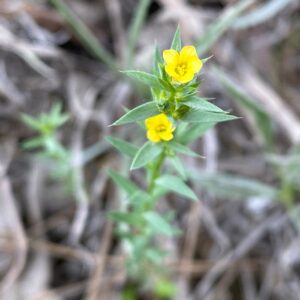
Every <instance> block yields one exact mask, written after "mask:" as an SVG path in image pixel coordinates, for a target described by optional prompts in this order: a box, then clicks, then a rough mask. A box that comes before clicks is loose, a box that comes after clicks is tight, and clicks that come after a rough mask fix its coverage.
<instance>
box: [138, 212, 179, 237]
mask: <svg viewBox="0 0 300 300" xmlns="http://www.w3.org/2000/svg"><path fill="white" fill-rule="evenodd" d="M143 217H144V219H145V220H146V221H147V223H148V224H149V226H150V227H151V229H152V230H153V231H155V232H157V233H161V234H165V235H167V236H173V235H174V230H173V227H172V226H171V225H170V224H169V223H168V222H167V221H166V220H165V219H164V218H163V217H162V216H160V215H159V214H158V213H156V212H155V211H149V212H146V213H144V214H143Z"/></svg>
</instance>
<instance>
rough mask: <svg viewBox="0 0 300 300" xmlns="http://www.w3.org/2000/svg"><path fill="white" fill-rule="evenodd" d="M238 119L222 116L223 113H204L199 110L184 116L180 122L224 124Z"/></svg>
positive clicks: (226, 115)
mask: <svg viewBox="0 0 300 300" xmlns="http://www.w3.org/2000/svg"><path fill="white" fill-rule="evenodd" d="M235 119H238V117H235V116H232V115H228V114H223V113H214V112H206V111H200V110H192V111H190V112H188V113H186V114H185V115H184V117H183V118H182V121H184V122H191V123H192V122H197V123H218V122H225V121H230V120H235Z"/></svg>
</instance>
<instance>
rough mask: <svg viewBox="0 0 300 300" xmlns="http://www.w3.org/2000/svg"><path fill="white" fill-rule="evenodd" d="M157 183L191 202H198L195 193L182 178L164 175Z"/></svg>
mask: <svg viewBox="0 0 300 300" xmlns="http://www.w3.org/2000/svg"><path fill="white" fill-rule="evenodd" d="M156 183H157V184H158V185H160V186H163V187H165V188H167V189H169V190H171V191H173V192H175V193H177V194H179V195H182V196H185V197H187V198H189V199H191V200H195V201H196V200H198V198H197V196H196V195H195V193H194V192H193V191H192V190H191V189H190V188H189V187H188V186H187V185H186V184H185V183H184V182H183V181H182V180H181V179H180V178H178V177H176V176H173V175H163V176H161V177H160V178H158V179H157V180H156Z"/></svg>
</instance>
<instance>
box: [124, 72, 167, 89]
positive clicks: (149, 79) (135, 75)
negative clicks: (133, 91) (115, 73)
mask: <svg viewBox="0 0 300 300" xmlns="http://www.w3.org/2000/svg"><path fill="white" fill-rule="evenodd" d="M122 73H124V74H126V75H127V76H128V77H130V78H131V79H133V80H136V81H139V82H141V83H144V84H146V85H149V86H150V87H153V88H162V87H163V86H162V85H161V83H160V81H159V78H158V77H156V76H155V75H152V74H150V73H147V72H143V71H135V70H128V71H122Z"/></svg>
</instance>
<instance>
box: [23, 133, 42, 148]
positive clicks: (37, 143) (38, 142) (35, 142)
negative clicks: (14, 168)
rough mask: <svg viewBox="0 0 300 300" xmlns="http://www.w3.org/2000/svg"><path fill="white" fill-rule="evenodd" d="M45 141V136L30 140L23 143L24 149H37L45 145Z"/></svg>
mask: <svg viewBox="0 0 300 300" xmlns="http://www.w3.org/2000/svg"><path fill="white" fill-rule="evenodd" d="M44 142H45V139H44V137H43V136H39V137H36V138H33V139H29V140H27V141H25V142H23V143H22V148H23V149H26V150H31V149H36V148H39V147H41V146H43V145H44Z"/></svg>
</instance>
